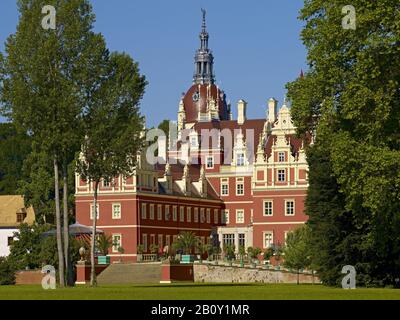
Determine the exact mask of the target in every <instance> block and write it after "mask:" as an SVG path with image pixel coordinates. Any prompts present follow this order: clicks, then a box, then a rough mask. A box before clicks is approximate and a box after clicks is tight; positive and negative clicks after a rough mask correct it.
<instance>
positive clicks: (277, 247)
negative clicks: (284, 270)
mask: <svg viewBox="0 0 400 320" xmlns="http://www.w3.org/2000/svg"><path fill="white" fill-rule="evenodd" d="M274 256H275V260H276V262H277V263H278V265H277V266H276V267H275V269H276V270H280V269H281V265H280V260H281V257H282V247H281V246H280V245H275V246H274Z"/></svg>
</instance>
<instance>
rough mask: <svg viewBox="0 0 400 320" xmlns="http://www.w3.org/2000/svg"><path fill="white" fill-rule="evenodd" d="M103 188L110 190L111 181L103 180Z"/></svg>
mask: <svg viewBox="0 0 400 320" xmlns="http://www.w3.org/2000/svg"><path fill="white" fill-rule="evenodd" d="M103 187H104V188H110V187H111V181H110V180H109V179H104V180H103Z"/></svg>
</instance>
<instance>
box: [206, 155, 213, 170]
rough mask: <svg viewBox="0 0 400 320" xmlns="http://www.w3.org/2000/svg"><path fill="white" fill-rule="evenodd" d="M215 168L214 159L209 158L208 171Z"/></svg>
mask: <svg viewBox="0 0 400 320" xmlns="http://www.w3.org/2000/svg"><path fill="white" fill-rule="evenodd" d="M213 168H214V157H212V156H210V157H207V169H213Z"/></svg>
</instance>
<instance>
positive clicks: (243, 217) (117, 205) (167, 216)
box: [76, 12, 308, 262]
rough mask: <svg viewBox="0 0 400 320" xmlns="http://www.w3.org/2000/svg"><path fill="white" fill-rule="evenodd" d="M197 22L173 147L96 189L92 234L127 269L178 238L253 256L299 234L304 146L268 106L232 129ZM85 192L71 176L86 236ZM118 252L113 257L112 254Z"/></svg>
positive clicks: (286, 114) (283, 111)
mask: <svg viewBox="0 0 400 320" xmlns="http://www.w3.org/2000/svg"><path fill="white" fill-rule="evenodd" d="M208 43H209V34H208V32H207V29H206V20H205V12H203V25H202V31H201V33H200V48H199V49H198V50H197V52H196V55H195V73H194V77H193V84H192V86H191V87H190V88H189V90H188V91H187V92H186V94H184V95H183V96H182V98H181V100H180V103H179V109H178V117H177V123H176V124H177V139H175V140H174V141H173V139H172V138H171V137H170V139H169V143H168V148H167V149H168V150H166V154H167V157H166V158H167V159H165V160H166V161H165V164H154V165H153V164H150V163H149V162H148V161H147V160H146V158H145V156H144V153H142V154H140V155H139V156H138V163H137V167H136V168H135V172H134V174H133V176H131V177H122V176H120V177H116V178H115V179H114V180H113V181H111V182H110V181H103V183H102V184H101V185H100V187H99V193H98V194H99V196H98V203H99V204H98V214H97V216H98V217H97V218H98V228H99V229H101V230H103V231H104V232H105V233H106V234H109V235H111V236H112V239H113V243H114V246H113V248H112V249H111V252H110V256H111V259H112V260H114V259H121V258H122V259H123V260H124V261H132V262H135V261H136V260H137V256H138V246H139V245H141V247H142V248H143V252H144V253H149V252H150V247H151V245H152V244H155V245H158V247H159V248H163V247H165V246H170V245H171V244H172V243H173V242H174V241H175V240H176V238H177V236H178V235H179V233H180V232H182V231H192V232H194V233H195V234H196V235H197V236H198V237H199V239H200V240H201V241H202V242H204V243H206V242H212V243H213V244H214V245H219V246H221V248H223V246H224V245H225V244H233V245H235V248H236V250H237V251H238V249H239V247H241V246H243V247H245V248H248V247H250V246H253V247H259V248H261V249H265V248H268V247H270V246H272V245H279V244H280V245H283V244H284V243H285V238H286V234H287V233H288V232H289V231H290V230H293V229H294V228H296V227H298V226H299V225H302V224H304V223H305V222H306V221H307V216H306V215H305V214H304V200H305V197H306V192H307V187H308V182H307V171H308V166H307V161H306V157H305V150H304V147H305V146H304V142H303V141H302V140H301V139H299V138H297V137H296V130H295V129H296V128H295V127H294V126H293V122H292V120H291V116H290V109H289V108H288V106H287V105H286V102H284V103H283V105H282V106H281V107H280V108H279V110H278V102H277V101H276V100H275V99H273V98H271V99H270V100H269V101H268V103H267V107H266V117H265V119H248V118H247V115H246V113H247V112H246V111H247V103H246V101H244V100H240V101H239V102H238V104H237V112H238V117H237V119H233V116H232V108H231V105H230V103H228V102H227V98H226V94H225V93H224V91H223V90H222V89H221V88H219V87H218V86H217V85H216V84H215V75H214V57H213V54H212V51H211V50H210V49H209V47H208ZM92 202H93V185H92V184H90V183H87V182H86V181H83V180H82V179H80V177H79V176H76V216H77V221H79V222H80V223H82V224H85V225H88V226H90V225H91V224H92V219H93V204H92ZM119 247H122V248H124V252H123V253H121V252H119V250H118V248H119Z"/></svg>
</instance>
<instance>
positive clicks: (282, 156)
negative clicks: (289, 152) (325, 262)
mask: <svg viewBox="0 0 400 320" xmlns="http://www.w3.org/2000/svg"><path fill="white" fill-rule="evenodd" d="M278 161H279V162H285V153H284V152H279V153H278Z"/></svg>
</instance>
